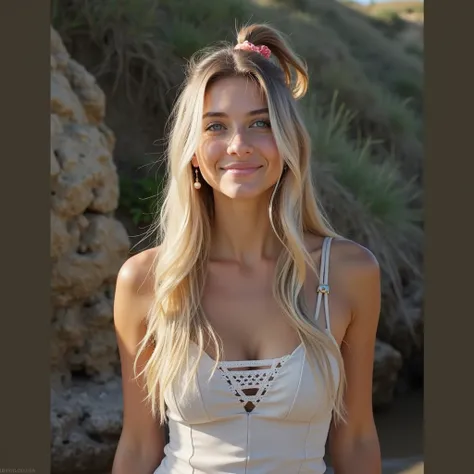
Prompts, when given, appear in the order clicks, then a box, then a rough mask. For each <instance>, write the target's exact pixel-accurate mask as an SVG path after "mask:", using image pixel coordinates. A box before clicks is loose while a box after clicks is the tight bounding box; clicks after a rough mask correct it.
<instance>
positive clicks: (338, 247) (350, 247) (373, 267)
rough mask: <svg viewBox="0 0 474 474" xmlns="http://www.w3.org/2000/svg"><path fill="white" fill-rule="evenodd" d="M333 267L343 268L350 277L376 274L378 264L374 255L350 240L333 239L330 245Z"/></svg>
mask: <svg viewBox="0 0 474 474" xmlns="http://www.w3.org/2000/svg"><path fill="white" fill-rule="evenodd" d="M331 248H332V252H331V253H332V258H333V261H334V264H335V265H338V266H343V267H344V271H345V272H350V273H351V274H352V276H364V275H371V274H378V272H379V268H380V267H379V263H378V261H377V259H376V257H375V255H374V254H373V253H372V252H371V251H370V250H369V249H368V248H366V247H364V246H363V245H360V244H358V243H356V242H354V241H352V240H348V239H343V238H335V239H334V240H333V242H332V245H331Z"/></svg>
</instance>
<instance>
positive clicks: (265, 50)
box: [234, 40, 272, 59]
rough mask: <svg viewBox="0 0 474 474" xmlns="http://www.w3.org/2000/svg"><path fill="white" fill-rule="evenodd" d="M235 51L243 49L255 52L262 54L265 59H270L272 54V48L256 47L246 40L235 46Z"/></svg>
mask: <svg viewBox="0 0 474 474" xmlns="http://www.w3.org/2000/svg"><path fill="white" fill-rule="evenodd" d="M234 49H242V50H244V51H253V52H255V53H258V54H261V55H262V56H263V57H264V58H267V59H269V58H270V55H271V54H272V52H271V50H270V48H269V47H268V46H265V45H262V46H255V45H254V44H253V43H250V41H247V40H245V41H244V42H243V43H239V44H237V45H235V48H234Z"/></svg>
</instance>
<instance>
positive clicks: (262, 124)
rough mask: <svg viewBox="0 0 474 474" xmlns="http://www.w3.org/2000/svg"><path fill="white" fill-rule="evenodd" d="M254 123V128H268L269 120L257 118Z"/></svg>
mask: <svg viewBox="0 0 474 474" xmlns="http://www.w3.org/2000/svg"><path fill="white" fill-rule="evenodd" d="M254 125H256V128H270V122H269V121H267V120H257V121H256V122H254Z"/></svg>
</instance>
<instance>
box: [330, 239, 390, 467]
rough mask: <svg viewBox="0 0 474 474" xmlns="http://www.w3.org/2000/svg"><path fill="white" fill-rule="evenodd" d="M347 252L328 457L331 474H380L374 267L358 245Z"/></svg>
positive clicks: (376, 281)
mask: <svg viewBox="0 0 474 474" xmlns="http://www.w3.org/2000/svg"><path fill="white" fill-rule="evenodd" d="M351 253H352V255H351V257H350V260H351V262H350V263H349V264H348V265H347V268H346V269H345V271H344V280H345V281H346V285H345V288H347V291H348V297H349V301H351V303H352V304H351V306H352V318H351V322H350V324H349V326H348V328H347V330H346V334H345V337H344V340H343V343H342V347H341V352H342V356H343V359H344V365H345V372H346V380H347V385H346V390H345V394H344V404H345V409H346V422H345V423H344V422H339V423H335V424H334V423H333V425H332V426H331V430H330V434H329V453H330V456H331V463H332V465H333V467H334V472H335V474H381V472H382V467H381V454H380V445H379V439H378V435H377V430H376V427H375V422H374V417H373V410H372V376H373V364H374V352H375V338H376V332H377V325H378V320H379V314H380V302H381V294H380V293H381V288H380V269H379V265H378V262H377V260H376V259H375V257H374V256H373V255H372V254H371V253H370V252H369V251H368V250H366V249H364V248H361V247H358V248H357V251H356V252H354V253H355V254H356V255H354V253H353V252H351ZM354 257H355V258H354Z"/></svg>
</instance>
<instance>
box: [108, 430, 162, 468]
mask: <svg viewBox="0 0 474 474" xmlns="http://www.w3.org/2000/svg"><path fill="white" fill-rule="evenodd" d="M157 448H158V446H154V447H153V448H149V449H144V447H143V446H141V447H139V446H135V445H129V444H127V443H125V442H124V440H123V438H122V439H121V440H120V441H119V443H118V445H117V449H116V452H115V456H114V461H113V465H112V471H111V474H130V473H131V472H140V473H143V474H153V473H154V472H155V470H156V469H157V468H158V466H159V465H160V464H161V461H162V460H163V458H164V453H163V452H162V450H160V449H157Z"/></svg>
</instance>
